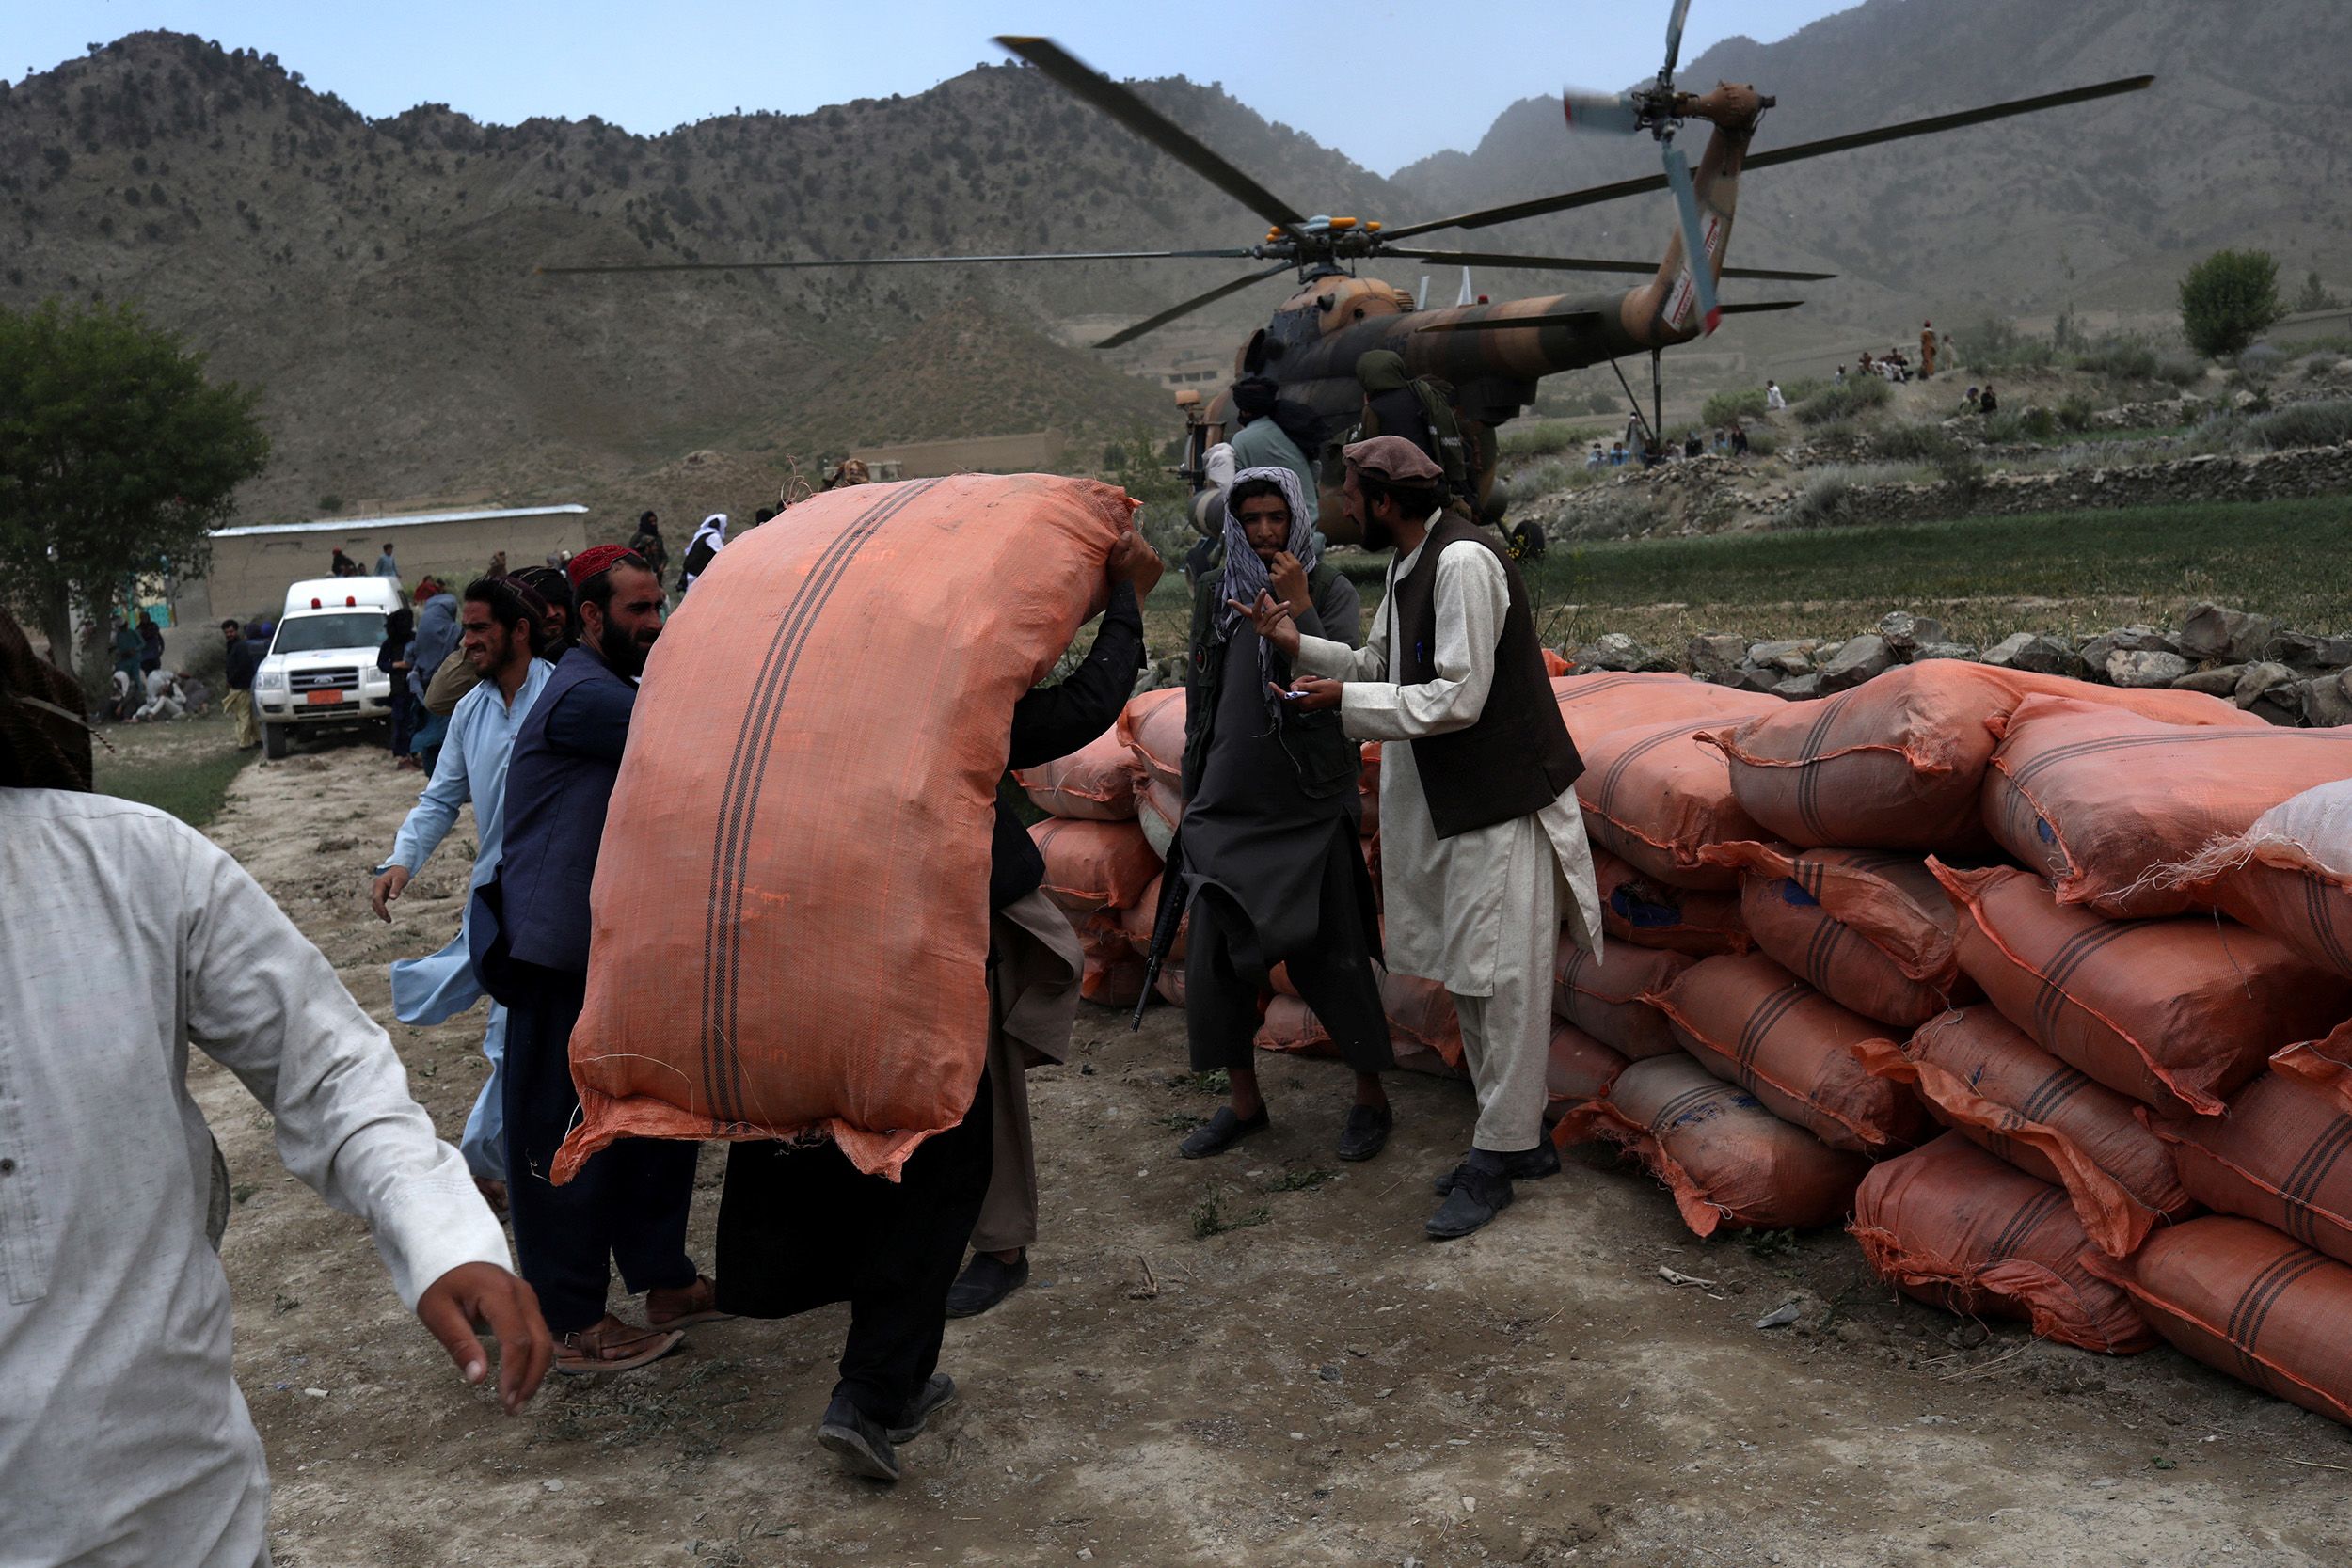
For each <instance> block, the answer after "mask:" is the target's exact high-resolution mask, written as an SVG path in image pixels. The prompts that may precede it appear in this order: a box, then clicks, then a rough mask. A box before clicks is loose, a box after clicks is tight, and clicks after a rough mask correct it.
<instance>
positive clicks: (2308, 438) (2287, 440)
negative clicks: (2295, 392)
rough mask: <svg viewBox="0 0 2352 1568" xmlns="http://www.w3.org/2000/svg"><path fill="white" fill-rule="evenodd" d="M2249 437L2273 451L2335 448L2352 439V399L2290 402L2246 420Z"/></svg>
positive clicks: (2253, 441) (2255, 442)
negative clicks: (2294, 448) (2299, 448)
mask: <svg viewBox="0 0 2352 1568" xmlns="http://www.w3.org/2000/svg"><path fill="white" fill-rule="evenodd" d="M2246 434H2247V436H2248V437H2249V440H2250V441H2251V442H2252V443H2254V444H2256V445H2260V446H2263V447H2266V448H2268V449H2269V450H2270V451H2285V450H2286V449H2287V448H2289V447H2335V446H2342V445H2344V443H2346V442H2352V398H2329V399H2328V400H2327V401H2325V402H2323V403H2297V404H2289V405H2288V406H2286V407H2284V408H2274V409H2272V410H2271V411H2270V412H2269V413H2267V414H2257V415H2255V416H2254V417H2253V418H2252V419H2250V420H2247V421H2246Z"/></svg>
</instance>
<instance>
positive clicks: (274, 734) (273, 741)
mask: <svg viewBox="0 0 2352 1568" xmlns="http://www.w3.org/2000/svg"><path fill="white" fill-rule="evenodd" d="M285 754H286V726H285V725H283V724H263V725H262V755H263V756H265V757H267V758H269V759H270V761H272V762H277V761H278V760H279V759H280V758H282V757H284V756H285Z"/></svg>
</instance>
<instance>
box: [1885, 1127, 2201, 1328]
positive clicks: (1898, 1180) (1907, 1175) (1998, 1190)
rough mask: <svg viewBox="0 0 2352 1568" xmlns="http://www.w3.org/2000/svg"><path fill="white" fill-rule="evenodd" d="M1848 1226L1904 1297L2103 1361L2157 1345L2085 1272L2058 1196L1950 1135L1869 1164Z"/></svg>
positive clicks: (2123, 1298)
mask: <svg viewBox="0 0 2352 1568" xmlns="http://www.w3.org/2000/svg"><path fill="white" fill-rule="evenodd" d="M1848 1228H1850V1229H1851V1231H1852V1232H1853V1238H1854V1240H1855V1241H1857V1242H1859V1243H1862V1256H1863V1257H1864V1259H1867V1261H1868V1263H1869V1265H1870V1267H1871V1269H1872V1270H1873V1271H1875V1272H1876V1273H1877V1274H1878V1275H1879V1276H1880V1277H1881V1278H1882V1279H1884V1280H1887V1281H1888V1282H1890V1283H1891V1284H1893V1285H1894V1286H1895V1287H1896V1288H1897V1289H1898V1290H1899V1291H1902V1292H1903V1293H1904V1294H1905V1295H1909V1296H1916V1297H1917V1298H1918V1299H1919V1300H1921V1301H1924V1302H1929V1303H1931V1304H1932V1305H1934V1306H1937V1307H1949V1308H1950V1309H1951V1310H1953V1311H1955V1312H1961V1313H1965V1314H1967V1315H1969V1316H1972V1317H1974V1316H1979V1315H1980V1316H1984V1317H1993V1318H2017V1319H2022V1320H2024V1321H2025V1322H2026V1323H2030V1324H2032V1326H2033V1331H2034V1333H2035V1334H2037V1335H2038V1336H2040V1337H2041V1338H2044V1339H2055V1340H2057V1341H2058V1343H2059V1344H2062V1345H2079V1346H2080V1347H2082V1348H2083V1349H2084V1350H2095V1351H2105V1352H2106V1353H2107V1354H2111V1355H2122V1354H2130V1353H2132V1352H2135V1351H2143V1350H2146V1349H2148V1348H2149V1347H2150V1346H2152V1345H2153V1344H2154V1343H2155V1342H2156V1337H2155V1336H2154V1335H2153V1334H2152V1333H2151V1332H2149V1329H2148V1325H2147V1324H2146V1323H2143V1322H2141V1321H2140V1316H2139V1313H2138V1312H2137V1310H2136V1309H2134V1307H2133V1306H2132V1299H2131V1297H2130V1296H2129V1295H2127V1294H2125V1293H2124V1292H2123V1291H2122V1290H2120V1289H2118V1288H2117V1287H2116V1286H2115V1285H2114V1284H2112V1283H2110V1282H2109V1281H2107V1280H2106V1279H2102V1278H2101V1277H2100V1276H2099V1275H2095V1274H2093V1273H2092V1272H2091V1271H2090V1269H2089V1268H2088V1267H2087V1266H2085V1263H2084V1260H2083V1259H2084V1256H2085V1254H2087V1253H2090V1252H2091V1251H2092V1248H2091V1247H2090V1245H2089V1244H2088V1243H2086V1242H2085V1241H2084V1238H2083V1227H2082V1224H2081V1222H2080V1221H2079V1220H2077V1219H2076V1218H2075V1217H2074V1210H2073V1209H2072V1208H2070V1207H2069V1206H2068V1205H2067V1201H2066V1194H2065V1193H2064V1192H2062V1191H2060V1190H2059V1189H2058V1188H2057V1187H2053V1186H2051V1185H2050V1184H2049V1183H2048V1182H2046V1181H2037V1180H2034V1179H2033V1178H2032V1177H2030V1176H2027V1175H2026V1173H2025V1172H2024V1171H2021V1170H2018V1169H2017V1168H2015V1167H2014V1166H2011V1165H2006V1164H2002V1163H2001V1162H2000V1161H1998V1160H1995V1159H1994V1157H1993V1156H1992V1155H1990V1154H1987V1153H1986V1152H1984V1150H1982V1149H1980V1148H1978V1147H1977V1146H1976V1145H1975V1144H1972V1143H1970V1142H1969V1141H1968V1140H1967V1139H1965V1138H1963V1137H1962V1136H1961V1135H1960V1134H1959V1133H1957V1132H1947V1133H1945V1134H1944V1135H1943V1136H1942V1137H1940V1138H1937V1139H1936V1140H1934V1141H1933V1142H1932V1143H1930V1144H1928V1145H1926V1146H1925V1147H1923V1148H1917V1149H1915V1150H1913V1151H1912V1152H1911V1153H1909V1154H1903V1155H1899V1156H1897V1157H1896V1158H1894V1159H1892V1160H1888V1161H1886V1162H1885V1163H1884V1164H1878V1165H1874V1166H1872V1167H1871V1169H1870V1174H1869V1175H1867V1176H1866V1177H1864V1178H1863V1179H1862V1187H1861V1190H1860V1191H1858V1192H1856V1193H1855V1194H1854V1212H1853V1224H1852V1225H1851V1227H1848Z"/></svg>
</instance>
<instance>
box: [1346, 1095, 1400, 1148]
mask: <svg viewBox="0 0 2352 1568" xmlns="http://www.w3.org/2000/svg"><path fill="white" fill-rule="evenodd" d="M1395 1125H1396V1113H1395V1112H1394V1111H1392V1110H1391V1109H1390V1108H1389V1107H1388V1106H1386V1105H1350V1106H1349V1107H1348V1108H1347V1120H1346V1122H1345V1123H1344V1124H1343V1126H1342V1127H1341V1128H1340V1158H1341V1159H1343V1160H1369V1159H1371V1158H1372V1157H1373V1156H1374V1155H1375V1154H1377V1153H1379V1152H1380V1151H1381V1150H1382V1149H1384V1148H1388V1147H1389V1130H1390V1129H1391V1128H1392V1127H1394V1126H1395Z"/></svg>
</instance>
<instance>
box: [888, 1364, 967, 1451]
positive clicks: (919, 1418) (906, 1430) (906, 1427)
mask: <svg viewBox="0 0 2352 1568" xmlns="http://www.w3.org/2000/svg"><path fill="white" fill-rule="evenodd" d="M955 1398H956V1380H955V1379H954V1378H952V1377H949V1376H948V1375H947V1374H946V1372H933V1373H932V1374H931V1376H930V1382H928V1383H926V1384H924V1385H923V1387H922V1390H921V1392H919V1393H917V1394H916V1395H915V1396H914V1401H913V1402H911V1403H910V1404H909V1405H908V1406H907V1407H906V1410H905V1412H904V1413H903V1414H901V1415H900V1416H899V1418H898V1420H897V1421H896V1422H895V1423H893V1424H892V1426H891V1428H890V1433H889V1437H890V1441H891V1442H892V1443H893V1444H898V1443H911V1442H913V1441H914V1439H916V1438H917V1437H920V1436H922V1435H923V1428H924V1427H926V1426H928V1425H929V1424H930V1418H932V1417H933V1416H936V1415H938V1414H939V1413H940V1412H941V1411H942V1410H945V1409H946V1407H947V1406H948V1405H950V1404H952V1403H954V1402H955Z"/></svg>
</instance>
